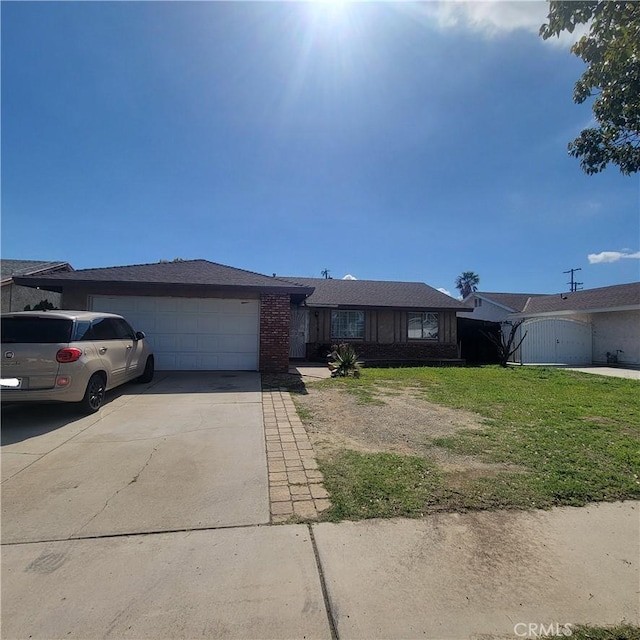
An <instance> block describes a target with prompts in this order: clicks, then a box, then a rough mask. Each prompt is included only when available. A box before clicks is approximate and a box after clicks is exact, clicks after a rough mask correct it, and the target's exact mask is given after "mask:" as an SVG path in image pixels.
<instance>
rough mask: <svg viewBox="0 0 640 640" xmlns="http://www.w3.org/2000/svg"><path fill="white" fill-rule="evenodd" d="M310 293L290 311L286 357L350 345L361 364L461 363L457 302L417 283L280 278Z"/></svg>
mask: <svg viewBox="0 0 640 640" xmlns="http://www.w3.org/2000/svg"><path fill="white" fill-rule="evenodd" d="M285 279H286V280H288V281H290V282H292V283H295V284H297V285H300V286H303V287H308V288H312V289H313V293H311V294H310V295H309V296H308V297H307V298H305V300H304V301H303V302H301V303H300V304H299V305H298V307H297V309H294V310H292V316H291V319H292V324H291V356H292V357H299V358H314V357H315V358H317V357H320V358H322V357H323V356H324V354H325V353H326V351H327V350H328V347H329V346H330V345H331V344H335V343H341V342H344V343H349V344H352V345H353V346H354V348H355V350H356V352H357V353H358V355H359V356H360V358H361V359H362V360H364V362H365V363H387V364H391V363H407V364H409V363H413V364H415V363H425V364H426V363H430V362H434V363H440V362H451V363H455V362H461V361H460V354H459V351H458V339H457V323H456V313H457V312H459V311H465V310H466V311H467V312H468V313H469V312H472V311H473V309H472V308H471V307H466V306H465V305H464V304H462V303H461V302H460V301H458V300H456V299H454V298H452V297H451V296H448V295H446V294H444V293H442V292H441V291H438V290H437V289H434V288H433V287H430V286H428V285H426V284H424V283H422V282H388V281H380V280H333V279H324V278H285Z"/></svg>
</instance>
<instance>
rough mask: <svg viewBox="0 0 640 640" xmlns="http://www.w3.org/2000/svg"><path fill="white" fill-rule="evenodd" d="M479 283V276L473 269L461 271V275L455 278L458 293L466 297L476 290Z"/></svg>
mask: <svg viewBox="0 0 640 640" xmlns="http://www.w3.org/2000/svg"><path fill="white" fill-rule="evenodd" d="M479 284H480V276H479V275H478V274H477V273H474V272H473V271H463V272H462V275H459V276H458V277H457V278H456V289H458V291H460V295H461V296H462V297H463V298H466V297H467V296H468V295H471V294H472V293H473V292H474V291H477V290H478V285H479Z"/></svg>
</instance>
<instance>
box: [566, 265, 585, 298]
mask: <svg viewBox="0 0 640 640" xmlns="http://www.w3.org/2000/svg"><path fill="white" fill-rule="evenodd" d="M576 271H582V267H578V268H577V269H569V271H563V272H562V273H570V274H571V281H570V282H567V284H568V285H570V286H571V288H570V289H569V291H571V293H573V292H574V291H577V290H578V287H582V285H583V284H584V282H576V281H575V280H574V279H573V274H574V273H575V272H576Z"/></svg>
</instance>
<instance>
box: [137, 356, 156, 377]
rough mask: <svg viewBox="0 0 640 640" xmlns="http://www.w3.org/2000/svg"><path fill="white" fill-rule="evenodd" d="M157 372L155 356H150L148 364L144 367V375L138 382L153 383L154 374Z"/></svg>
mask: <svg viewBox="0 0 640 640" xmlns="http://www.w3.org/2000/svg"><path fill="white" fill-rule="evenodd" d="M154 370H155V363H154V361H153V356H149V357H148V358H147V362H146V363H145V365H144V371H143V372H142V375H141V376H140V377H139V378H138V380H137V381H138V382H151V381H152V380H153V372H154Z"/></svg>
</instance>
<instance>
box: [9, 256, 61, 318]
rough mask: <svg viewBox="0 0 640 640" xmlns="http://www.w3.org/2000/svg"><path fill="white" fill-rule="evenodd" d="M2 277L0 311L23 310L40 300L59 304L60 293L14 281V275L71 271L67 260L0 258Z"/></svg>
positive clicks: (55, 305)
mask: <svg viewBox="0 0 640 640" xmlns="http://www.w3.org/2000/svg"><path fill="white" fill-rule="evenodd" d="M0 271H1V277H2V287H1V292H2V311H3V312H6V311H24V308H25V307H26V306H27V305H29V306H31V307H33V306H34V305H36V304H38V303H39V302H40V301H42V300H45V299H46V300H48V301H49V302H50V303H51V304H52V305H53V306H54V307H59V306H60V294H59V293H52V292H49V291H38V290H37V289H32V288H31V287H23V286H20V285H18V284H16V283H15V282H14V278H15V277H16V276H28V275H43V274H47V273H59V272H67V271H73V267H72V266H71V265H70V264H69V263H68V262H44V261H42V260H4V259H3V260H0Z"/></svg>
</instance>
